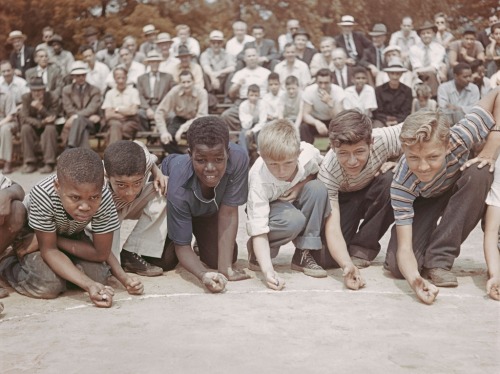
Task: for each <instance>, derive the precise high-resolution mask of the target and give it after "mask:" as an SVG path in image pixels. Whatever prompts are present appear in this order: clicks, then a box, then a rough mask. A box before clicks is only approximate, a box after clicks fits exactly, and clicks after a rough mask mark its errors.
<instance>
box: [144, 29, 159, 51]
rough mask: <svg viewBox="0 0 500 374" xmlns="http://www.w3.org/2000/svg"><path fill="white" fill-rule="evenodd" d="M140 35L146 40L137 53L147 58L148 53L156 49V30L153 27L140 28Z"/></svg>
mask: <svg viewBox="0 0 500 374" xmlns="http://www.w3.org/2000/svg"><path fill="white" fill-rule="evenodd" d="M142 34H143V35H144V38H145V39H146V40H145V41H144V42H143V43H142V44H141V46H140V47H139V52H141V53H142V54H143V55H145V56H147V55H148V52H149V51H154V50H156V49H157V45H156V42H155V41H156V35H158V30H156V28H155V27H154V25H146V26H144V27H143V28H142Z"/></svg>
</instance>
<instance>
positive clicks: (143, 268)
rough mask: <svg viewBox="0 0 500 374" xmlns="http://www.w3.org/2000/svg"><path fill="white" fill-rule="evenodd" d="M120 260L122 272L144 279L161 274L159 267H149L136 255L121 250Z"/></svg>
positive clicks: (149, 265)
mask: <svg viewBox="0 0 500 374" xmlns="http://www.w3.org/2000/svg"><path fill="white" fill-rule="evenodd" d="M120 259H121V262H122V267H123V270H125V271H127V272H129V273H135V274H138V275H144V276H145V277H156V276H158V275H162V274H163V269H162V268H161V267H158V266H154V265H151V264H150V263H149V262H147V261H146V260H145V259H143V258H142V257H141V256H140V255H138V254H137V253H134V252H129V251H126V250H122V252H121V253H120Z"/></svg>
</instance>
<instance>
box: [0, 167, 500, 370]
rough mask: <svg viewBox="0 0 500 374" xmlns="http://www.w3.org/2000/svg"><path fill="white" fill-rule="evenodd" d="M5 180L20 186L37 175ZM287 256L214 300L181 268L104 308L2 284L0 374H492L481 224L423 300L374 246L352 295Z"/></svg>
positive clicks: (494, 333) (499, 365) (495, 349)
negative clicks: (449, 272)
mask: <svg viewBox="0 0 500 374" xmlns="http://www.w3.org/2000/svg"><path fill="white" fill-rule="evenodd" d="M12 178H13V179H14V180H16V181H18V182H19V183H20V184H21V185H23V187H25V189H29V188H30V187H31V186H33V184H34V183H35V182H36V181H37V180H38V179H40V178H41V176H40V175H39V174H37V173H35V174H34V175H30V176H24V175H20V174H18V173H15V174H13V175H12ZM243 217H244V216H243V211H242V210H240V230H239V234H238V243H239V245H240V253H239V256H238V262H237V266H238V267H239V268H241V269H245V268H246V264H247V262H246V255H247V253H246V248H245V243H246V240H247V236H246V232H245V229H244V220H243ZM132 225H133V223H132V222H128V221H127V222H125V224H124V225H123V231H125V232H127V231H130V229H131V227H132ZM122 238H123V236H122ZM387 241H388V237H387V236H386V237H384V239H383V243H382V248H384V247H385V244H386V243H387ZM292 254H293V247H292V246H291V245H287V246H286V247H283V248H282V250H281V251H280V254H279V256H278V257H277V259H276V264H277V266H276V268H277V270H278V271H279V272H280V273H282V274H283V277H284V278H285V280H286V283H287V286H286V289H285V290H284V291H281V292H276V291H271V290H269V289H267V288H266V287H265V285H264V282H263V280H262V276H261V274H260V273H254V272H252V271H249V270H248V269H246V271H247V272H248V273H249V274H251V275H252V279H250V280H246V281H242V282H236V283H230V284H229V285H228V287H227V291H226V292H225V293H224V294H218V295H212V294H209V293H207V292H206V291H205V290H204V289H203V287H202V286H201V285H200V284H199V282H198V281H197V280H196V279H195V278H194V277H192V276H191V275H190V274H189V273H187V272H186V271H185V270H184V269H182V268H180V267H178V268H177V269H175V270H174V271H171V272H168V273H165V274H164V275H163V276H161V277H157V278H145V277H142V280H143V282H144V284H145V290H146V292H145V294H144V295H143V296H139V297H134V296H129V295H128V294H127V293H126V292H125V291H124V290H123V289H118V290H116V295H115V302H114V305H113V307H112V308H111V309H99V308H96V307H94V306H93V305H92V304H91V303H90V302H89V300H88V297H87V296H86V295H85V294H84V293H83V292H81V291H69V292H67V293H65V294H64V295H62V296H61V297H59V298H58V299H55V300H34V299H29V298H27V297H24V296H21V295H18V294H16V293H14V292H13V291H12V290H11V291H12V292H11V294H10V296H9V297H8V298H5V299H3V300H2V301H3V304H4V305H5V310H4V312H3V313H2V314H0V373H1V374H7V373H9V374H10V373H139V372H144V373H165V372H171V373H200V372H204V373H238V374H246V373H255V372H261V373H332V372H337V373H346V372H351V373H406V372H408V373H469V374H473V373H492V374H493V373H499V372H500V303H499V302H495V301H493V300H491V299H489V298H488V297H487V296H486V294H485V283H486V270H485V263H484V257H483V254H482V231H481V229H480V227H477V228H476V229H475V230H474V231H473V233H472V234H471V235H470V237H469V238H468V239H467V241H466V242H465V244H464V245H463V247H462V255H461V256H460V257H459V259H458V260H457V261H456V263H455V266H454V268H453V270H454V272H455V274H456V275H457V276H458V279H459V284H460V285H459V287H458V288H455V289H446V288H442V289H440V293H439V296H438V298H437V300H436V302H435V303H434V305H432V306H427V305H424V304H422V303H420V302H418V300H417V299H416V297H415V296H414V294H413V293H412V291H411V289H410V288H409V286H408V284H407V283H406V281H404V280H396V279H394V278H392V277H391V276H390V275H389V274H388V273H386V272H385V271H384V270H383V268H382V263H383V259H384V256H385V253H384V251H382V252H381V253H380V255H379V256H378V257H377V258H376V260H375V262H374V264H373V265H372V266H371V267H369V268H367V269H364V270H362V271H361V272H362V275H363V276H364V277H365V279H366V281H367V286H366V288H364V289H362V290H359V291H349V290H346V289H345V288H344V287H343V283H342V276H341V271H340V270H338V269H337V270H330V271H329V272H328V273H329V276H328V277H327V278H323V279H313V278H310V277H307V276H305V275H304V274H301V273H297V272H294V271H291V270H290V266H289V264H290V261H291V258H292Z"/></svg>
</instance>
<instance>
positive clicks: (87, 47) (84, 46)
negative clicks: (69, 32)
mask: <svg viewBox="0 0 500 374" xmlns="http://www.w3.org/2000/svg"><path fill="white" fill-rule="evenodd" d="M89 49H90V50H91V51H92V53H93V54H95V52H94V48H92V47H91V46H90V45H89V44H84V45H81V46H80V48H78V53H79V54H82V53H83V52H86V51H88V50H89Z"/></svg>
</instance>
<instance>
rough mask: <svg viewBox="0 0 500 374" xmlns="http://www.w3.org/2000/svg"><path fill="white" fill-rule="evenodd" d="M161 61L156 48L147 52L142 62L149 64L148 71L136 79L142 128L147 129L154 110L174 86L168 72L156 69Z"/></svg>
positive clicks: (153, 116)
mask: <svg viewBox="0 0 500 374" xmlns="http://www.w3.org/2000/svg"><path fill="white" fill-rule="evenodd" d="M161 61H162V58H161V55H160V54H159V53H158V51H156V50H152V51H149V52H148V55H147V57H146V59H145V60H144V62H145V63H146V64H147V65H148V66H149V72H147V73H145V74H143V75H141V76H140V77H139V78H138V79H137V90H138V91H139V98H140V99H141V106H140V109H139V118H140V119H141V124H142V128H143V129H144V130H149V129H150V127H151V121H153V120H154V118H155V111H156V108H157V107H158V105H159V104H160V102H161V101H162V100H163V98H164V97H165V96H166V95H167V93H168V92H169V91H170V90H171V89H172V87H174V86H175V82H174V78H173V77H172V76H171V75H170V74H168V73H161V72H160V71H159V70H158V69H159V67H160V62H161Z"/></svg>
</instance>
